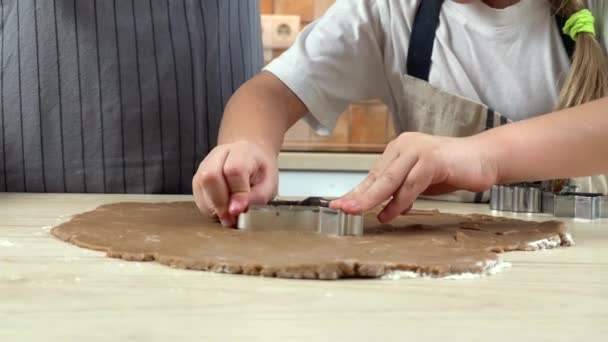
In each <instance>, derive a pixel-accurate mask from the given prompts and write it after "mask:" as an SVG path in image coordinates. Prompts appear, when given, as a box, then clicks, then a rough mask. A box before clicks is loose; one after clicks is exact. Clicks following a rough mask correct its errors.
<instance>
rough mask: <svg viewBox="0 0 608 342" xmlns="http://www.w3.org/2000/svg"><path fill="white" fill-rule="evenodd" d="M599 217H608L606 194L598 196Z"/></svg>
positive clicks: (607, 198) (607, 197)
mask: <svg viewBox="0 0 608 342" xmlns="http://www.w3.org/2000/svg"><path fill="white" fill-rule="evenodd" d="M600 217H601V218H608V196H602V197H600Z"/></svg>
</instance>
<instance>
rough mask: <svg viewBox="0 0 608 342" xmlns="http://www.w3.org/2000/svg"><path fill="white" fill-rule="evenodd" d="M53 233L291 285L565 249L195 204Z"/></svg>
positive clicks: (122, 254)
mask: <svg viewBox="0 0 608 342" xmlns="http://www.w3.org/2000/svg"><path fill="white" fill-rule="evenodd" d="M52 234H53V235H55V236H56V237H58V238H59V239H61V240H64V241H68V242H70V243H73V244H75V245H77V246H80V247H84V248H89V249H94V250H99V251H104V252H106V253H107V255H108V256H110V257H115V258H122V259H125V260H132V261H156V262H158V263H161V264H165V265H169V266H173V267H177V268H185V269H192V270H201V271H211V272H222V273H233V274H246V275H262V276H268V277H280V278H297V279H339V278H380V277H386V276H390V275H391V274H398V273H399V272H405V273H408V274H413V275H418V276H430V277H445V276H451V275H460V274H469V275H470V274H487V273H492V270H493V268H494V267H498V266H499V265H500V259H499V257H498V255H497V254H498V253H503V252H508V251H516V250H520V251H533V250H538V249H543V248H553V247H558V246H571V245H573V241H572V239H571V238H570V235H569V234H568V233H567V230H566V227H565V225H564V224H563V223H561V222H557V221H549V222H542V223H537V222H527V221H521V220H513V219H505V218H494V217H490V216H482V215H468V216H463V215H454V214H445V213H439V212H436V211H413V212H412V213H411V214H409V215H407V216H403V217H401V218H399V219H397V220H396V221H395V222H394V223H392V224H391V225H382V224H380V223H379V222H378V221H377V220H376V219H375V216H374V215H372V214H370V215H367V216H366V217H365V234H364V236H360V237H355V236H347V237H336V236H327V235H321V234H317V233H310V232H287V231H256V232H254V231H241V230H233V229H226V228H222V227H221V226H220V225H219V224H218V223H216V222H213V221H212V220H209V219H206V218H205V217H203V216H202V215H201V214H199V211H198V210H197V208H196V206H195V205H194V203H191V202H176V203H116V204H109V205H103V206H100V207H99V208H97V209H95V210H93V211H90V212H86V213H83V214H79V215H76V216H74V217H73V218H72V219H71V220H70V221H68V222H66V223H63V224H60V225H59V226H57V227H54V228H53V230H52Z"/></svg>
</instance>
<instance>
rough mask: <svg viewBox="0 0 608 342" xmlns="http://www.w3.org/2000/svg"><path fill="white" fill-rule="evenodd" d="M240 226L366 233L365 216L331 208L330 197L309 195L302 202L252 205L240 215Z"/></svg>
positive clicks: (346, 233) (348, 233)
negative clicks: (364, 227)
mask: <svg viewBox="0 0 608 342" xmlns="http://www.w3.org/2000/svg"><path fill="white" fill-rule="evenodd" d="M237 228H238V229H246V230H279V229H280V230H291V231H310V232H318V233H321V234H328V235H338V236H345V235H355V236H360V235H363V215H350V214H346V213H345V212H343V211H341V210H335V209H331V208H329V200H326V199H324V198H319V197H310V198H307V199H305V200H303V201H281V200H277V201H272V202H270V203H268V204H267V205H252V206H250V207H249V210H248V211H247V212H245V213H243V214H241V215H239V218H238V223H237Z"/></svg>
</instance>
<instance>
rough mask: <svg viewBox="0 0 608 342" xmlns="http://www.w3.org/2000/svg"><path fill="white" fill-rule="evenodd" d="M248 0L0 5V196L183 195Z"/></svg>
mask: <svg viewBox="0 0 608 342" xmlns="http://www.w3.org/2000/svg"><path fill="white" fill-rule="evenodd" d="M259 15H260V13H259V1H258V0H0V65H1V75H0V126H1V127H0V191H10V192H76V193H79V192H88V193H191V179H192V176H193V174H194V172H195V170H196V168H197V166H198V164H199V162H200V161H201V160H202V159H203V158H204V157H205V155H206V154H207V153H208V152H209V151H210V150H211V149H212V148H213V147H214V146H215V144H216V140H217V133H218V128H219V125H220V120H221V114H222V112H223V110H224V105H225V104H226V102H227V101H228V99H229V98H230V96H231V95H232V93H233V92H234V91H235V89H237V88H238V87H239V86H240V85H241V84H242V83H243V82H245V81H246V80H247V79H249V78H250V77H252V76H253V75H255V74H256V73H257V72H258V71H259V70H260V69H261V67H262V65H263V55H262V45H261V33H260V16H259Z"/></svg>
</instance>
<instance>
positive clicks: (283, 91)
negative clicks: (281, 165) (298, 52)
mask: <svg viewBox="0 0 608 342" xmlns="http://www.w3.org/2000/svg"><path fill="white" fill-rule="evenodd" d="M306 111H307V109H306V107H305V106H304V104H303V103H302V101H300V100H299V99H298V97H297V96H296V95H295V94H294V93H293V92H292V91H291V90H289V88H287V86H285V84H283V83H282V82H281V81H280V80H279V79H278V78H276V77H275V76H274V75H272V74H270V73H268V72H262V73H260V74H259V75H257V76H256V77H254V78H253V79H251V80H250V81H248V82H247V83H245V84H244V85H243V86H242V87H241V88H240V89H239V90H238V91H237V92H236V93H235V94H234V96H233V97H232V98H231V99H230V101H229V102H228V105H227V106H226V110H225V111H224V115H223V118H222V125H221V128H220V132H219V138H218V143H219V144H220V145H221V144H227V143H231V142H235V141H239V140H247V141H250V142H253V143H255V144H258V145H260V146H261V147H262V148H264V149H265V150H266V151H269V152H271V153H274V154H275V155H276V154H278V153H279V151H280V149H281V145H282V143H283V137H284V135H285V132H286V131H287V130H288V129H289V127H291V126H292V125H293V124H294V123H295V122H296V121H297V120H298V119H300V118H301V117H302V116H304V114H305V113H306Z"/></svg>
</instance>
